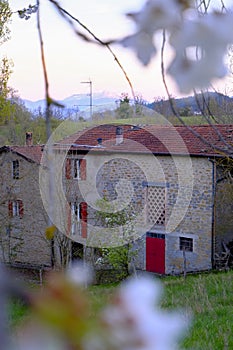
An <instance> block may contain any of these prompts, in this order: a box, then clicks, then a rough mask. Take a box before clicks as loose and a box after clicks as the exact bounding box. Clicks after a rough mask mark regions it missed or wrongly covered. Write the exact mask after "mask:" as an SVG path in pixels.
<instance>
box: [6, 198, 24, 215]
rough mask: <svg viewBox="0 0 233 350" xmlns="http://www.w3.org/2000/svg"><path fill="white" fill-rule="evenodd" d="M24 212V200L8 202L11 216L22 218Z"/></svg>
mask: <svg viewBox="0 0 233 350" xmlns="http://www.w3.org/2000/svg"><path fill="white" fill-rule="evenodd" d="M23 214H24V209H23V201H22V200H21V199H18V200H15V201H9V202H8V215H9V217H11V218H12V217H15V216H19V217H20V219H22V217H23Z"/></svg>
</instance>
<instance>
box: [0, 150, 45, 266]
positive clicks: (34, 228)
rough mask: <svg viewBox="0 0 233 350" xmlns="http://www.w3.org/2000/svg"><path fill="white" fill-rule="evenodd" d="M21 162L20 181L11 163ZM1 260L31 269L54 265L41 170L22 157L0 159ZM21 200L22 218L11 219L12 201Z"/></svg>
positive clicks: (3, 156)
mask: <svg viewBox="0 0 233 350" xmlns="http://www.w3.org/2000/svg"><path fill="white" fill-rule="evenodd" d="M14 160H18V161H19V179H13V177H12V161H14ZM0 162H1V170H0V173H1V180H0V187H1V188H0V191H1V201H0V215H1V244H0V259H1V260H2V261H5V262H7V263H12V264H14V263H20V264H25V265H32V266H50V265H51V247H50V244H51V242H49V241H48V240H46V238H45V228H46V225H47V216H46V213H45V211H44V209H43V203H42V200H41V197H40V190H39V178H38V176H39V166H38V165H37V164H35V163H33V162H30V161H28V160H26V159H24V158H23V157H21V156H19V155H17V154H14V153H11V152H3V153H2V154H1V155H0ZM16 200H21V201H22V203H23V215H22V217H19V216H15V217H9V208H8V202H9V201H16Z"/></svg>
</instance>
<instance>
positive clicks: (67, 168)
mask: <svg viewBox="0 0 233 350" xmlns="http://www.w3.org/2000/svg"><path fill="white" fill-rule="evenodd" d="M66 178H67V179H71V159H70V158H66Z"/></svg>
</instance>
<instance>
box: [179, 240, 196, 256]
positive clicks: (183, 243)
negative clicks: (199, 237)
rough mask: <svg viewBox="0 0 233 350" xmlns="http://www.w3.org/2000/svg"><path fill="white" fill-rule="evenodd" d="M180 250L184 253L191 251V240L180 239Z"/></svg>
mask: <svg viewBox="0 0 233 350" xmlns="http://www.w3.org/2000/svg"><path fill="white" fill-rule="evenodd" d="M180 250H185V251H186V252H192V251H193V239H192V238H187V237H180Z"/></svg>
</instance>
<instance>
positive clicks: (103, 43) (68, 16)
mask: <svg viewBox="0 0 233 350" xmlns="http://www.w3.org/2000/svg"><path fill="white" fill-rule="evenodd" d="M49 2H51V3H52V4H53V5H54V6H55V8H56V9H57V10H58V12H59V14H60V15H61V16H62V17H63V18H64V19H65V20H66V21H67V22H68V23H69V25H70V26H71V27H72V29H73V31H74V32H75V34H76V35H78V36H79V37H80V38H82V39H83V40H85V41H87V42H90V43H94V44H100V45H101V46H104V47H106V48H107V49H108V51H109V52H110V53H111V55H112V56H113V58H114V60H115V62H116V63H117V64H118V66H119V68H120V69H121V71H122V73H123V74H124V76H125V79H126V80H127V82H128V84H129V86H130V90H131V93H132V96H133V99H134V101H135V100H136V95H135V92H134V88H133V85H132V82H131V80H130V78H129V76H128V74H127V72H126V70H125V69H124V67H123V65H122V64H121V62H120V61H119V59H118V57H117V56H116V54H115V53H114V52H113V50H112V48H111V47H110V44H112V43H114V42H115V40H108V41H103V40H101V39H100V38H99V37H97V36H96V35H95V34H94V33H93V32H92V31H91V30H90V29H89V28H88V27H87V26H86V25H85V24H84V23H82V22H81V21H80V20H79V19H78V18H76V17H74V16H73V15H72V14H71V13H69V12H68V11H67V10H65V9H64V8H63V7H61V6H60V5H59V4H58V2H57V1H55V0H49ZM73 21H74V22H76V23H78V24H79V25H80V26H81V27H82V28H83V29H84V30H85V31H86V32H87V33H88V34H89V35H90V36H91V37H92V38H93V39H94V40H93V39H91V38H90V37H88V36H86V35H85V34H84V33H81V32H80V31H78V30H77V28H76V27H75V26H74V23H73Z"/></svg>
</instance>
